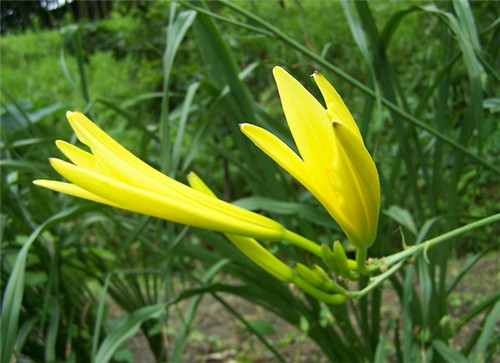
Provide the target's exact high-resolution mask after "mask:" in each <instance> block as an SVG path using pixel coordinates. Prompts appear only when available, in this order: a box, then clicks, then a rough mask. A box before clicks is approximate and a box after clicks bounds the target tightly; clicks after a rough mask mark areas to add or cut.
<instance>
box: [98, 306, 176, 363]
mask: <svg viewBox="0 0 500 363" xmlns="http://www.w3.org/2000/svg"><path fill="white" fill-rule="evenodd" d="M166 306H167V305H166V304H157V305H152V306H145V307H143V308H141V309H139V310H136V311H134V312H133V313H131V314H128V315H126V316H125V317H122V319H121V320H120V321H119V322H118V323H117V324H116V325H115V326H113V328H112V329H111V332H110V333H109V334H108V336H107V337H106V338H105V339H104V341H103V342H102V344H101V346H100V347H99V351H98V352H97V354H96V356H95V357H93V361H94V362H99V363H107V362H109V361H110V360H111V359H112V358H113V355H114V353H115V352H116V350H117V349H118V348H119V347H120V346H121V345H122V344H123V343H124V342H125V341H126V340H127V339H129V338H130V337H132V336H133V335H134V334H135V333H136V332H137V331H138V330H139V328H140V326H141V324H142V323H143V322H144V321H146V320H149V319H153V318H155V317H157V316H158V315H160V314H161V313H162V312H163V311H164V310H165V308H166Z"/></svg>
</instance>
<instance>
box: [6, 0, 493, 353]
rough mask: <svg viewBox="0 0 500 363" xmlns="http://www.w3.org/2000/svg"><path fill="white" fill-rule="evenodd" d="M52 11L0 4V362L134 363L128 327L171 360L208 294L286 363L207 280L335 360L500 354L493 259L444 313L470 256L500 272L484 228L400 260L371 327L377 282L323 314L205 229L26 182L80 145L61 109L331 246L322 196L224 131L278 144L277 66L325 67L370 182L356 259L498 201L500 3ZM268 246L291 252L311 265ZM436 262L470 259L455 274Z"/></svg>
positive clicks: (476, 214) (433, 232) (46, 173)
mask: <svg viewBox="0 0 500 363" xmlns="http://www.w3.org/2000/svg"><path fill="white" fill-rule="evenodd" d="M48 3H52V2H48ZM48 3H46V2H40V3H38V2H26V3H23V4H24V5H25V6H27V5H26V4H30V6H32V8H29V9H24V10H20V7H21V5H19V3H18V4H17V5H16V2H12V1H4V2H2V34H3V36H2V38H1V39H0V50H1V91H2V92H1V98H0V100H1V106H2V107H1V122H2V124H1V136H2V142H1V159H2V160H1V167H2V174H1V182H2V185H1V190H2V191H1V193H2V194H1V197H2V210H1V219H0V227H1V228H0V233H1V237H2V263H1V273H2V275H1V278H2V280H1V281H2V291H3V292H4V295H5V296H8V297H9V298H12V300H8V301H7V300H6V298H4V300H3V305H2V335H3V337H2V353H1V354H2V359H7V361H8V357H9V356H10V354H11V352H12V354H15V355H16V356H17V357H18V358H19V359H20V360H21V361H44V360H45V361H76V362H80V361H93V362H104V361H108V360H114V361H127V360H129V361H131V360H133V357H132V358H131V352H130V349H129V348H127V346H124V345H123V344H124V343H125V342H126V341H127V340H128V338H129V337H130V336H131V335H133V334H134V333H135V332H136V331H137V329H139V328H140V329H141V330H142V331H143V332H144V336H145V337H146V340H147V341H148V343H149V347H150V349H151V352H152V355H153V356H154V358H155V360H156V361H166V360H167V359H169V361H173V362H174V361H188V359H191V358H188V357H190V355H189V354H190V352H189V351H188V350H186V351H184V350H185V346H186V344H188V341H189V339H188V336H189V332H190V330H192V329H195V327H194V326H193V321H194V318H195V316H196V314H197V313H198V312H199V311H202V310H203V309H198V307H199V306H203V303H200V302H201V300H200V299H201V297H202V296H203V294H210V295H212V298H213V299H215V300H214V302H213V304H216V303H218V304H220V306H222V307H223V309H224V310H227V311H228V312H229V313H230V314H231V315H232V316H234V319H235V320H236V321H239V322H240V323H241V324H242V325H243V326H245V329H248V331H249V332H250V333H251V335H253V336H254V337H256V339H257V340H259V341H260V342H261V343H262V344H263V346H262V347H263V348H262V349H264V347H265V348H266V349H268V350H269V352H271V353H270V354H271V355H272V357H273V358H272V359H276V360H278V361H292V358H291V357H290V356H289V355H287V353H286V352H285V353H283V352H281V353H280V352H279V349H278V348H276V347H275V346H274V345H273V342H272V341H271V340H269V339H267V338H266V337H265V335H266V333H265V332H266V328H269V326H270V324H269V323H265V322H264V323H263V322H260V323H259V321H257V322H255V321H252V320H248V319H246V318H245V317H244V311H238V306H232V305H231V304H229V303H228V302H227V295H224V294H221V293H222V292H224V293H229V294H230V295H235V296H239V297H241V298H243V299H245V300H248V301H250V302H252V303H254V304H257V305H260V306H263V307H264V308H265V309H266V310H268V311H270V312H272V313H273V314H275V315H277V316H279V317H281V318H282V319H283V320H285V321H287V322H288V323H290V324H292V325H293V326H295V327H296V329H298V330H297V331H301V332H304V333H305V335H308V336H309V337H311V338H312V340H314V341H315V344H317V345H318V346H319V347H320V349H321V350H322V352H323V353H322V354H321V355H322V356H323V358H324V359H328V360H331V361H374V360H376V361H385V359H388V360H389V361H408V362H410V361H411V362H414V361H417V360H420V361H441V360H444V361H459V360H461V359H462V358H463V359H470V360H472V361H486V360H487V359H488V358H489V357H492V356H493V354H494V352H495V351H498V348H499V347H498V341H497V343H496V344H494V337H495V336H496V337H498V334H499V330H498V324H496V320H495V319H498V317H499V316H500V312H499V310H500V305H499V304H498V303H497V301H498V299H499V296H498V292H497V291H495V286H496V287H497V288H498V269H495V270H494V271H495V272H494V274H495V273H496V274H497V275H496V276H495V275H494V274H493V275H492V276H489V278H490V279H492V281H491V284H493V289H491V288H488V287H485V289H486V290H487V291H485V294H484V296H482V295H481V296H479V297H476V298H474V297H473V298H472V300H473V301H471V304H472V307H471V308H470V309H469V310H468V311H459V312H456V313H455V315H453V314H452V312H451V310H450V308H449V306H450V296H452V297H453V299H454V300H453V301H454V304H455V306H456V304H457V303H456V299H459V300H460V299H464V297H463V296H462V297H461V296H460V295H459V296H456V295H453V294H452V292H453V290H454V288H455V287H456V286H457V285H458V282H459V281H460V280H461V279H462V278H463V277H464V276H466V275H467V272H468V271H469V269H470V268H472V266H473V265H475V264H476V263H478V262H480V263H481V261H482V263H485V262H484V261H486V260H485V258H489V260H487V261H489V263H493V264H494V265H495V264H496V263H497V262H498V260H497V259H498V247H499V239H498V236H499V235H500V233H499V232H500V228H499V226H498V224H496V225H490V226H487V227H485V228H483V229H481V230H479V231H478V232H476V233H474V234H467V235H464V236H460V238H456V240H455V241H454V243H453V244H447V245H445V246H440V247H438V248H436V249H434V250H430V251H429V253H428V256H427V258H428V259H429V262H426V261H424V259H417V261H413V262H414V264H409V265H408V266H407V268H404V269H402V270H401V271H400V272H398V274H397V275H396V276H395V277H393V278H392V279H391V284H390V286H391V287H392V288H393V290H394V291H395V292H396V295H397V299H395V300H394V301H393V303H394V304H396V305H398V304H399V306H400V308H399V309H400V310H399V311H402V315H401V317H399V315H398V314H396V315H394V317H391V318H390V319H388V318H387V317H385V318H382V317H381V316H380V311H381V310H380V309H381V305H383V302H382V293H383V292H382V290H377V291H375V292H374V293H373V294H372V295H371V296H370V297H369V298H364V299H362V300H360V301H358V302H350V303H349V304H348V305H347V306H343V307H332V308H329V307H324V306H322V305H320V304H318V302H315V301H312V300H311V299H310V298H309V297H302V296H300V295H298V294H297V292H295V291H291V290H289V289H288V287H287V286H283V285H282V284H281V283H279V282H277V281H274V280H272V279H270V278H269V277H268V276H267V275H266V274H265V273H264V272H262V271H260V270H259V269H258V268H257V267H256V266H254V265H252V263H251V262H249V261H248V260H246V259H245V258H244V256H242V255H241V254H240V253H239V252H237V251H236V250H235V249H234V248H233V247H232V246H231V245H230V244H229V242H228V241H226V240H224V238H223V237H221V236H219V235H217V234H215V233H211V232H207V231H202V230H197V229H194V228H187V227H184V226H178V225H173V224H172V223H168V222H165V221H160V220H154V219H152V218H148V217H143V216H137V215H133V214H130V213H126V212H123V211H119V210H114V209H111V208H108V207H104V206H99V205H94V204H91V203H89V202H85V201H82V200H76V199H74V198H71V197H67V196H64V195H55V194H54V193H52V192H50V191H46V190H41V189H39V188H37V187H35V186H33V185H32V184H31V181H32V180H33V179H37V178H56V179H57V178H58V176H57V175H56V173H55V172H53V171H52V170H51V169H50V167H49V165H48V163H47V162H46V160H47V158H48V157H50V156H59V153H58V151H57V149H56V148H55V146H54V140H55V139H63V140H70V141H75V138H74V136H71V135H72V132H71V130H70V127H69V125H68V124H67V122H66V121H65V117H64V112H65V110H67V109H71V110H73V109H78V110H81V111H83V112H85V113H86V114H87V115H89V116H90V117H91V118H92V119H93V120H94V121H95V122H96V123H97V124H98V125H99V126H100V127H102V128H103V129H104V130H105V131H106V132H109V133H110V134H111V135H112V136H113V137H114V138H115V139H117V140H118V141H119V142H120V143H122V144H123V145H124V146H126V147H127V148H128V149H130V150H131V151H132V152H134V153H135V154H137V155H138V156H139V157H140V158H141V159H143V160H145V161H147V162H148V163H150V164H151V165H153V166H155V167H157V168H158V169H161V170H162V171H163V172H165V173H167V174H168V175H170V176H173V177H176V178H177V179H178V180H181V181H183V182H185V175H186V173H187V172H189V171H190V170H194V171H196V173H197V174H198V175H200V176H201V177H202V178H204V179H205V180H206V182H207V183H208V184H209V185H210V186H211V187H212V188H213V189H214V190H216V191H218V193H219V195H220V196H221V197H223V198H224V199H226V200H229V201H232V202H234V203H236V204H238V205H241V206H243V207H246V208H249V209H252V210H257V211H261V212H263V213H265V214H267V215H269V216H271V217H272V218H275V219H276V220H278V221H280V222H281V223H283V224H284V225H285V226H287V227H288V228H289V229H292V230H294V231H296V232H299V233H301V234H303V235H305V236H307V237H309V238H312V239H314V240H316V241H318V242H325V243H331V242H332V241H333V240H335V239H340V240H341V241H343V240H344V237H343V234H342V233H341V230H340V229H339V227H338V226H336V224H335V222H334V221H332V220H331V219H330V218H329V216H328V215H327V213H326V212H325V211H324V210H323V209H322V207H321V206H320V205H319V204H318V203H317V202H316V201H315V200H314V199H313V198H312V197H311V196H310V195H309V194H308V193H307V192H305V191H304V189H303V188H302V187H301V186H300V185H297V183H296V182H294V181H293V180H291V178H290V177H289V176H288V175H287V174H286V173H285V172H283V171H282V170H281V169H279V168H278V167H277V166H275V165H274V164H273V163H272V162H271V161H270V160H269V159H268V158H267V157H265V156H264V155H262V154H261V153H260V151H259V150H257V149H256V148H254V147H253V146H252V145H250V142H249V141H248V140H246V139H245V138H244V137H242V135H241V134H240V133H239V130H238V126H237V125H238V123H241V122H251V123H256V124H259V125H261V126H264V127H266V128H268V129H270V130H272V131H273V132H275V133H276V134H278V135H280V136H282V137H283V138H284V139H285V140H287V141H288V142H289V144H290V145H293V142H292V139H291V135H290V134H289V131H288V130H287V128H286V124H285V120H284V116H283V114H282V110H281V106H280V102H279V98H278V95H277V91H276V87H275V84H274V82H273V80H272V75H271V69H272V67H274V66H275V65H282V66H284V67H285V68H286V69H287V70H289V71H290V72H291V73H292V74H293V75H294V76H295V77H297V78H298V79H300V81H301V82H302V83H303V84H304V85H306V87H307V88H308V89H309V90H310V91H311V92H312V93H313V94H314V95H316V96H317V97H318V98H319V99H321V97H320V93H319V91H318V90H317V88H316V87H315V85H314V82H313V81H312V80H311V79H310V77H309V75H310V74H311V73H312V72H313V71H314V70H319V71H321V72H322V73H324V74H325V75H326V77H327V78H328V79H329V80H330V81H331V83H332V84H333V85H334V86H335V87H336V89H337V90H338V92H339V93H340V94H341V95H342V97H343V99H344V100H345V102H346V104H347V106H348V107H349V109H350V110H351V112H352V114H353V115H354V118H355V119H356V120H357V122H358V124H359V126H360V128H361V130H362V133H363V136H364V138H365V143H366V145H367V147H368V149H369V150H370V151H371V153H372V155H373V157H374V159H375V161H376V163H377V166H378V168H379V173H380V176H381V184H382V191H383V192H382V197H383V204H382V210H383V212H382V216H381V219H380V227H379V236H378V238H377V241H376V243H375V244H374V246H373V247H372V248H371V249H370V251H369V253H370V255H371V256H372V257H380V256H383V255H386V254H389V253H394V252H396V251H399V250H401V249H402V248H403V246H404V245H405V244H415V243H420V242H422V241H423V240H425V239H427V238H430V237H433V236H437V235H439V234H440V233H443V232H446V231H448V230H450V229H452V228H454V227H456V226H458V225H461V224H465V223H468V222H470V221H473V220H475V219H478V218H482V217H485V216H488V215H492V214H494V213H498V212H500V205H499V200H500V187H499V185H500V184H499V181H500V180H499V179H500V178H499V170H500V166H499V164H498V160H499V158H500V127H499V123H498V115H499V111H500V98H499V96H498V95H499V90H500V86H499V85H500V82H499V81H500V76H499V73H498V69H499V60H498V59H499V48H500V26H499V24H500V22H499V18H498V5H497V3H495V2H487V1H485V2H473V3H471V4H468V3H467V2H465V1H461V0H457V1H440V2H437V3H435V4H433V3H431V2H429V3H427V2H421V1H413V2H412V1H399V2H390V1H383V2H372V3H365V2H356V3H351V2H348V1H344V2H337V1H288V0H285V1H234V2H231V3H229V2H225V1H218V2H215V1H213V2H212V1H210V2H206V3H205V2H197V1H194V2H189V1H186V2H177V3H175V2H169V1H126V2H125V1H113V2H107V1H101V2H97V1H96V2H93V1H88V2H80V1H74V2H72V3H68V4H67V5H65V6H66V7H67V9H66V10H65V11H63V10H62V7H57V6H56V7H55V8H54V9H52V10H51V11H50V12H49V11H48V5H47V4H48ZM61 3H62V2H61ZM34 4H42V5H43V6H42V5H40V6H38V8H37V7H36V6H34ZM9 6H10V8H9ZM85 6H88V8H86V9H87V10H84V8H85ZM92 9H93V10H92ZM41 13H49V14H51V15H50V16H49V18H48V19H49V20H47V19H46V18H47V15H43V16H42V15H40V14H41ZM7 15H9V16H10V18H9V17H7ZM14 15H15V19H14V20H12V19H13V18H12V16H14ZM9 19H10V20H9ZM19 19H21V20H19ZM44 19H45V20H44ZM337 67H338V68H337ZM360 84H361V86H360ZM363 85H364V86H363ZM415 120H416V121H415ZM422 125H423V126H422ZM450 140H451V141H450ZM464 150H465V151H464ZM267 247H268V248H269V249H270V250H271V251H273V252H274V253H275V254H276V255H277V256H279V257H280V258H281V259H283V260H284V261H286V262H288V263H291V261H300V262H307V263H308V264H310V263H314V262H315V261H314V259H313V258H312V257H311V256H309V255H307V254H303V253H301V252H299V251H297V250H296V249H294V248H291V247H290V246H283V245H269V246H267ZM346 247H348V246H347V245H346ZM492 251H493V252H492ZM492 253H493V254H492ZM492 256H493V257H492ZM23 259H24V260H23ZM452 259H458V261H467V263H465V262H464V263H463V264H464V267H463V269H462V270H461V271H460V272H459V273H458V274H456V276H454V278H455V279H453V278H452V277H450V273H449V272H448V262H449V261H450V260H452ZM492 261H493V262H492ZM13 275H15V276H17V280H16V281H17V283H16V281H14V282H12V284H11V286H12V289H13V290H12V291H13V292H12V293H11V294H6V293H5V292H6V284H7V281H8V279H9V277H11V276H13ZM482 278H483V277H481V279H482ZM486 278H487V277H486ZM413 280H415V281H417V283H416V284H415V285H413V283H412V281H413ZM11 281H13V279H11ZM257 281H258V283H257ZM360 284H361V285H360V286H362V285H363V284H366V281H361V282H360ZM491 284H490V286H491ZM485 285H487V284H485ZM14 287H15V288H16V289H14ZM387 288H389V285H388V286H387ZM495 293H496V294H495ZM483 297H484V298H483ZM188 298H189V300H187V299H188ZM185 299H186V302H185V301H183V300H185ZM181 301H182V302H183V303H185V304H184V305H179V304H180V302H181ZM398 301H399V302H398ZM460 301H461V300H460ZM167 303H168V306H165V305H164V304H167ZM178 303H179V304H178ZM113 306H114V310H116V309H117V308H116V306H118V307H119V309H120V311H121V312H123V314H122V315H121V317H120V318H118V319H114V318H113V316H116V311H114V315H113V311H111V312H110V309H111V310H113ZM181 307H182V309H181ZM356 312H357V313H356ZM481 314H482V315H481ZM7 317H8V318H7ZM478 319H479V322H478ZM470 322H474V324H476V325H474V326H473V327H474V328H473V329H472V330H471V333H470V334H469V335H468V336H467V338H466V339H461V340H458V341H457V339H456V336H457V332H458V331H459V330H460V329H462V327H463V326H465V325H466V324H468V323H470ZM262 324H264V325H262ZM488 324H489V325H488ZM263 326H264V328H263ZM173 327H176V328H175V329H174V328H173ZM271 328H272V327H271ZM484 332H487V334H486V333H484ZM5 334H7V335H5ZM7 336H9V337H10V338H9V339H7V338H5V337H7ZM289 344H292V343H289ZM245 354H246V355H245ZM249 354H250V353H249V352H246V353H244V354H243V353H241V355H240V356H239V357H238V359H240V360H241V361H252V357H251V355H249ZM183 357H184V358H183ZM135 359H136V361H137V359H140V358H138V357H136V358H135ZM182 359H184V360H182ZM318 359H319V358H318ZM456 359H459V360H456Z"/></svg>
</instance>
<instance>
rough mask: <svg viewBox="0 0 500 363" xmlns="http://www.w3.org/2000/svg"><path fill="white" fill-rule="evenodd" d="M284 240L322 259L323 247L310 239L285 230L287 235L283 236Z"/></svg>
mask: <svg viewBox="0 0 500 363" xmlns="http://www.w3.org/2000/svg"><path fill="white" fill-rule="evenodd" d="M283 239H284V240H285V241H287V242H290V243H291V244H293V245H295V246H297V247H301V248H303V249H305V250H307V251H309V252H311V253H312V254H314V255H316V256H318V257H321V246H320V245H318V244H317V243H315V242H313V241H311V240H310V239H307V238H305V237H303V236H301V235H300V234H297V233H295V232H292V231H289V230H288V229H285V233H284V234H283Z"/></svg>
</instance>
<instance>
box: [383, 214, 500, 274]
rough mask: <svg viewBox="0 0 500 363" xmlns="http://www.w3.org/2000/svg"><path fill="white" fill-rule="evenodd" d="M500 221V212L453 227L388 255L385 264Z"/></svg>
mask: <svg viewBox="0 0 500 363" xmlns="http://www.w3.org/2000/svg"><path fill="white" fill-rule="evenodd" d="M498 221H500V213H497V214H494V215H492V216H489V217H486V218H483V219H480V220H478V221H475V222H472V223H469V224H466V225H465V226H462V227H459V228H456V229H453V230H451V231H449V232H446V233H443V234H442V235H440V236H437V237H434V238H431V239H430V240H427V241H425V242H422V243H420V244H418V245H415V246H412V247H409V248H407V249H405V250H404V251H401V252H398V253H395V254H393V255H390V256H387V257H385V258H384V261H383V264H384V265H385V266H391V265H394V264H395V263H397V262H399V261H401V260H404V259H406V258H408V257H411V256H413V255H415V254H417V253H420V252H424V253H425V252H426V251H427V249H428V248H430V247H433V246H435V245H437V244H439V243H442V242H445V241H447V240H449V239H451V238H453V237H457V236H460V235H461V234H464V233H466V232H469V231H472V230H474V229H476V228H479V227H483V226H486V225H488V224H491V223H495V222H498Z"/></svg>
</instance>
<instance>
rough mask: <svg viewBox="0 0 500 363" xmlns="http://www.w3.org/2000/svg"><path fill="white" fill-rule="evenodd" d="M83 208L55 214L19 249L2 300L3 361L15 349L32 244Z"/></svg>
mask: <svg viewBox="0 0 500 363" xmlns="http://www.w3.org/2000/svg"><path fill="white" fill-rule="evenodd" d="M83 210H84V208H82V207H80V208H77V207H73V208H68V209H65V210H63V211H61V212H59V213H57V214H55V215H54V216H52V217H51V218H49V219H48V220H46V221H45V222H44V223H43V224H41V225H40V226H38V228H37V229H35V231H33V233H32V234H31V235H30V237H29V239H28V240H27V241H26V243H25V244H24V246H23V248H22V249H21V250H20V251H19V254H18V255H17V258H16V263H15V264H14V268H13V269H12V272H11V274H10V276H9V280H8V282H7V287H6V288H5V293H4V296H3V302H2V316H1V330H0V332H1V334H2V341H1V345H0V361H1V362H9V361H10V357H11V353H12V350H13V349H14V343H15V340H16V337H17V329H18V320H19V311H20V309H21V302H22V299H23V293H24V276H25V266H26V258H27V256H28V251H29V249H30V247H31V245H32V244H33V242H35V241H36V239H37V238H38V237H39V236H40V234H41V233H42V232H43V231H44V230H46V229H47V228H48V227H50V226H51V225H53V224H54V223H57V222H59V221H61V220H63V219H65V218H68V217H70V216H72V215H75V214H77V213H80V212H82V211H83Z"/></svg>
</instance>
